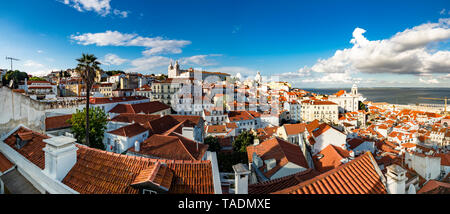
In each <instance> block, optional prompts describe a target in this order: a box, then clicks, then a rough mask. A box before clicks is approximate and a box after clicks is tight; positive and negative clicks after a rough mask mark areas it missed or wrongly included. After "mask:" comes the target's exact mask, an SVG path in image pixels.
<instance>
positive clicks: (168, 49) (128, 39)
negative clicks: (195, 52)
mask: <svg viewBox="0 0 450 214" xmlns="http://www.w3.org/2000/svg"><path fill="white" fill-rule="evenodd" d="M70 38H71V39H72V40H75V41H77V43H78V44H81V45H93V44H94V45H97V46H137V47H145V48H147V50H145V51H143V52H142V53H143V54H144V55H146V56H150V55H156V54H163V53H174V54H179V53H181V52H182V50H181V48H183V47H184V46H186V45H189V44H191V42H190V41H186V40H167V39H163V38H161V37H153V38H152V37H142V36H139V35H137V34H127V33H120V32H118V31H109V30H108V31H106V32H104V33H85V34H81V35H71V36H70Z"/></svg>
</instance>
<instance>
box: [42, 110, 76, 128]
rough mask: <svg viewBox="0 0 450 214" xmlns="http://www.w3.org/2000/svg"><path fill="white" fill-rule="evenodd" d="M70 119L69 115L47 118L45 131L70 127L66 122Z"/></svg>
mask: <svg viewBox="0 0 450 214" xmlns="http://www.w3.org/2000/svg"><path fill="white" fill-rule="evenodd" d="M70 119H72V115H71V114H67V115H61V116H55V117H47V118H45V130H46V131H51V130H56V129H65V128H70V127H72V124H70V123H69V122H68V120H70Z"/></svg>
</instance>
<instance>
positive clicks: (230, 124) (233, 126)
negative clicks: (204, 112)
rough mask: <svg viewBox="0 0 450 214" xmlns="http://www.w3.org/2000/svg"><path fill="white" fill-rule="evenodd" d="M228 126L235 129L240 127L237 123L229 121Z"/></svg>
mask: <svg viewBox="0 0 450 214" xmlns="http://www.w3.org/2000/svg"><path fill="white" fill-rule="evenodd" d="M226 126H227V128H229V129H235V128H237V127H238V126H237V124H236V123H227V124H226Z"/></svg>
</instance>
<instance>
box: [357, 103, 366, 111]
mask: <svg viewBox="0 0 450 214" xmlns="http://www.w3.org/2000/svg"><path fill="white" fill-rule="evenodd" d="M358 102H359V103H358V104H359V108H358V110H365V111H367V110H368V109H367V106H366V105H364V103H363V102H361V101H358Z"/></svg>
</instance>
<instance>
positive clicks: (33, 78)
mask: <svg viewBox="0 0 450 214" xmlns="http://www.w3.org/2000/svg"><path fill="white" fill-rule="evenodd" d="M28 81H47V80H46V79H44V78H42V77H31V78H30V79H28Z"/></svg>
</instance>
